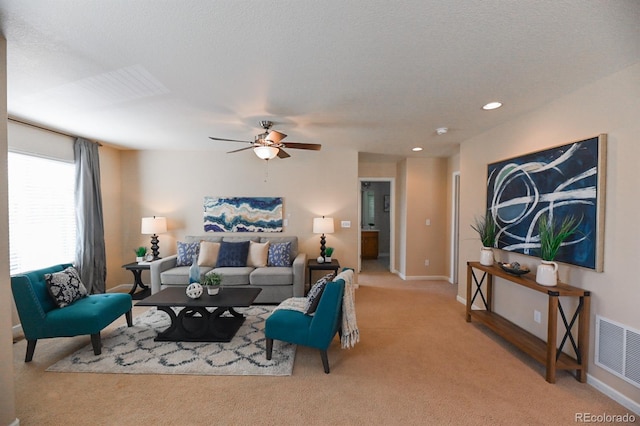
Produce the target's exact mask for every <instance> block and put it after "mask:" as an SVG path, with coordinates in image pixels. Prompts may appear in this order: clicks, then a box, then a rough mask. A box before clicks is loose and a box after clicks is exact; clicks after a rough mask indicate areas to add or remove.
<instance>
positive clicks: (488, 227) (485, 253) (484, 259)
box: [471, 212, 498, 266]
mask: <svg viewBox="0 0 640 426" xmlns="http://www.w3.org/2000/svg"><path fill="white" fill-rule="evenodd" d="M474 222H475V223H474V224H473V225H471V228H472V229H473V230H474V231H476V232H477V233H478V236H479V237H480V241H481V242H482V250H480V264H482V265H485V266H491V265H493V247H495V246H496V242H497V234H498V226H497V225H496V221H495V220H494V219H493V215H491V214H490V212H487V214H486V215H484V216H480V217H476V218H475V219H474Z"/></svg>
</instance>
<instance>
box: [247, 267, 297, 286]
mask: <svg viewBox="0 0 640 426" xmlns="http://www.w3.org/2000/svg"><path fill="white" fill-rule="evenodd" d="M249 281H250V282H251V284H252V285H264V286H267V285H292V284H293V268H285V267H277V266H269V267H267V268H256V269H255V270H254V271H253V272H252V273H251V276H250V277H249Z"/></svg>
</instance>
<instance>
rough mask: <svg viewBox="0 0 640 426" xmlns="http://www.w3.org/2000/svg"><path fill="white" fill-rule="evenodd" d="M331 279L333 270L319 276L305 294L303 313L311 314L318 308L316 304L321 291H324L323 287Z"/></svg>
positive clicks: (318, 301)
mask: <svg viewBox="0 0 640 426" xmlns="http://www.w3.org/2000/svg"><path fill="white" fill-rule="evenodd" d="M332 279H333V272H332V273H330V274H327V275H325V276H324V277H322V278H320V279H319V280H318V281H316V283H315V284H314V285H313V287H311V290H309V294H307V306H306V307H305V311H304V313H305V314H307V315H313V314H314V313H315V311H316V309H317V308H318V304H319V303H320V298H321V297H322V292H324V288H325V287H326V286H327V283H328V282H329V281H331V280H332Z"/></svg>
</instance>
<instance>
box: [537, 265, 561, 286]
mask: <svg viewBox="0 0 640 426" xmlns="http://www.w3.org/2000/svg"><path fill="white" fill-rule="evenodd" d="M536 282H537V283H538V284H540V285H546V286H548V287H553V286H554V285H557V284H558V264H557V263H556V262H551V261H549V260H543V261H542V263H541V264H540V265H538V269H537V270H536Z"/></svg>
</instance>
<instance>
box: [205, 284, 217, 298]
mask: <svg viewBox="0 0 640 426" xmlns="http://www.w3.org/2000/svg"><path fill="white" fill-rule="evenodd" d="M219 291H220V287H213V286H210V285H209V286H207V294H209V296H215V295H216V294H218V292H219Z"/></svg>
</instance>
